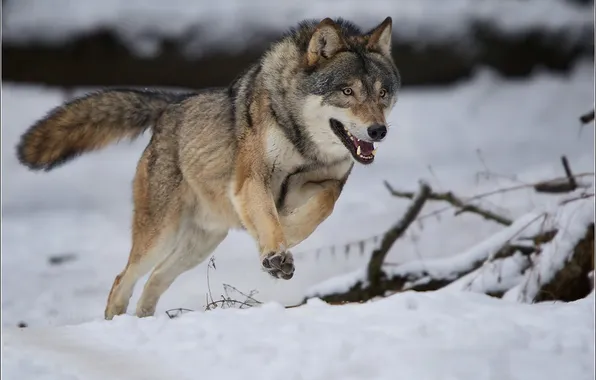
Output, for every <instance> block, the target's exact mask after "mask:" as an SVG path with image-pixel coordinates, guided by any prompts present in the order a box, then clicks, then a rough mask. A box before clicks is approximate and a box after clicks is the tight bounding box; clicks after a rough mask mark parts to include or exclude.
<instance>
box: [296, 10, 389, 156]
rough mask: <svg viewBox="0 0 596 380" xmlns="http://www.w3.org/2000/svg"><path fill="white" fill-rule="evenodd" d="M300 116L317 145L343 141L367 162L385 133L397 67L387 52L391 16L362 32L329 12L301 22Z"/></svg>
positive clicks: (324, 146) (324, 147)
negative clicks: (312, 21)
mask: <svg viewBox="0 0 596 380" xmlns="http://www.w3.org/2000/svg"><path fill="white" fill-rule="evenodd" d="M298 36H299V37H298V40H300V37H302V41H301V42H302V46H301V48H302V49H301V51H302V54H303V57H302V59H303V62H302V68H303V70H304V71H303V72H304V74H305V75H304V77H303V80H301V81H300V82H299V83H300V84H299V91H300V92H302V93H303V94H304V96H305V97H304V102H303V107H302V115H301V116H302V119H303V120H304V122H305V127H306V128H307V129H308V132H309V134H310V136H311V138H312V139H313V142H314V143H315V144H316V145H318V146H319V148H320V149H321V150H323V151H325V150H328V151H330V153H331V150H334V149H335V150H337V146H338V145H343V146H342V149H343V152H345V149H347V150H348V151H349V152H350V153H351V155H352V157H353V158H354V159H355V160H356V161H357V162H359V163H362V164H370V163H372V162H373V160H374V157H375V153H376V149H375V146H374V144H375V143H378V142H380V141H383V139H384V138H385V136H386V135H387V133H388V126H387V116H388V115H389V113H390V112H391V110H392V108H393V107H394V105H395V103H396V101H397V91H398V89H399V86H400V77H399V72H398V70H397V68H396V66H395V64H394V62H393V59H392V57H391V18H390V17H387V18H386V19H385V20H384V21H383V22H382V23H381V24H379V25H378V26H377V27H375V28H373V29H372V30H370V31H369V32H367V33H361V32H360V30H358V28H356V27H355V26H354V25H353V24H351V23H349V22H346V21H343V20H341V19H340V20H336V21H333V20H331V19H329V18H326V19H324V20H323V21H321V22H319V23H317V24H314V25H313V24H310V27H308V25H307V26H303V29H302V35H300V34H298Z"/></svg>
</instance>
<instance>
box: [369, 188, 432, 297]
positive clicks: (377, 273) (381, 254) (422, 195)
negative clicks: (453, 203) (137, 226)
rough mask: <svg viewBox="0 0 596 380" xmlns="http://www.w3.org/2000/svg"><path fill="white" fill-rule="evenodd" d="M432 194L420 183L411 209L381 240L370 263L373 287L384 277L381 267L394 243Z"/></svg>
mask: <svg viewBox="0 0 596 380" xmlns="http://www.w3.org/2000/svg"><path fill="white" fill-rule="evenodd" d="M430 193H431V189H430V186H429V185H428V184H426V183H424V182H421V183H420V190H419V192H418V194H417V195H416V197H413V198H414V199H413V202H412V204H411V205H410V207H409V208H408V209H407V210H406V213H405V214H404V216H403V218H402V219H401V220H400V221H399V222H398V223H397V224H395V225H394V226H393V227H392V228H391V229H389V231H387V232H386V233H385V235H384V236H383V239H382V240H381V245H380V246H379V248H377V249H375V250H374V251H373V253H372V255H371V258H370V261H369V262H368V270H367V278H368V281H369V283H370V284H371V286H374V285H375V284H377V283H378V282H379V281H380V280H381V277H382V275H383V272H382V270H381V267H382V266H383V262H384V261H385V257H386V256H387V254H388V253H389V250H390V249H391V247H392V246H393V243H394V242H395V241H396V240H397V239H398V238H399V237H400V236H402V235H403V234H404V232H405V231H406V230H407V229H408V227H409V226H410V224H412V222H414V220H415V219H416V217H417V216H418V214H419V213H420V211H421V210H422V207H423V206H424V203H425V202H426V200H427V199H428V197H429V195H430Z"/></svg>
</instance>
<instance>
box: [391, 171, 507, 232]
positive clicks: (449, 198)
mask: <svg viewBox="0 0 596 380" xmlns="http://www.w3.org/2000/svg"><path fill="white" fill-rule="evenodd" d="M385 187H387V189H388V190H389V192H390V193H391V195H393V196H396V197H400V198H408V199H412V198H414V193H412V192H408V191H399V190H395V189H394V188H393V187H391V185H390V184H389V183H388V182H387V181H385ZM428 199H430V200H433V201H444V202H447V203H449V204H451V205H452V206H453V207H455V208H457V209H458V211H457V213H456V215H457V214H462V213H464V212H471V213H474V214H478V215H480V216H482V217H483V218H485V219H487V220H492V221H495V222H497V223H499V224H502V225H504V226H509V225H511V223H513V221H511V220H510V219H508V218H506V217H504V216H501V215H498V214H496V213H494V212H492V211H489V210H484V209H482V208H480V207H478V206H475V205H472V204H466V203H465V202H464V201H462V200H461V199H460V198H459V197H457V196H455V195H454V194H453V193H452V192H451V191H448V192H446V193H435V192H431V193H430V194H429V196H428Z"/></svg>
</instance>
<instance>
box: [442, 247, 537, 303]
mask: <svg viewBox="0 0 596 380" xmlns="http://www.w3.org/2000/svg"><path fill="white" fill-rule="evenodd" d="M530 265H531V260H530V258H529V257H528V256H525V255H523V254H521V253H520V252H516V253H514V254H513V255H511V256H509V257H505V258H503V259H496V260H494V261H490V262H487V263H485V264H483V265H482V266H481V267H480V268H478V269H477V270H475V271H473V272H470V273H468V274H467V275H465V276H462V277H460V278H458V279H457V280H455V281H453V282H452V283H451V284H449V285H447V286H445V287H444V288H442V289H441V291H451V290H455V291H470V292H476V293H486V294H489V293H490V294H492V293H504V292H505V291H507V290H509V289H511V288H512V287H514V286H516V285H518V284H519V283H520V282H521V281H522V280H523V278H524V276H523V273H524V271H525V270H526V269H528V267H529V266H530Z"/></svg>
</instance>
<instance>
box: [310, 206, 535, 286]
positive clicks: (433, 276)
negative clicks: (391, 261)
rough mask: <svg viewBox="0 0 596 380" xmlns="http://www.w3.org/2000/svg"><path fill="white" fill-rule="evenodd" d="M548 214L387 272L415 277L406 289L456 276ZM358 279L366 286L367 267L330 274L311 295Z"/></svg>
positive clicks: (529, 217)
mask: <svg viewBox="0 0 596 380" xmlns="http://www.w3.org/2000/svg"><path fill="white" fill-rule="evenodd" d="M543 222H544V214H541V213H534V212H533V213H528V214H526V215H524V216H522V217H520V218H518V219H517V220H516V221H515V222H514V223H513V224H512V225H510V226H508V227H506V228H504V229H503V230H502V231H499V232H498V233H496V234H494V235H493V236H491V237H489V238H487V239H485V240H483V241H481V242H480V243H478V244H476V245H474V246H473V247H471V248H469V249H468V250H466V251H464V252H463V253H459V254H456V255H449V256H448V257H444V258H438V259H433V260H413V261H410V262H407V263H405V264H402V265H396V266H388V265H384V266H383V272H384V273H385V274H386V275H387V276H389V277H405V278H415V279H416V280H415V281H414V282H407V283H406V284H405V285H404V289H411V288H412V287H414V286H417V285H422V284H426V283H428V282H430V281H431V280H453V279H455V278H457V276H458V275H459V274H460V273H463V272H466V271H470V270H473V269H474V267H475V266H476V265H478V264H479V263H481V262H483V261H485V260H487V259H489V258H491V257H493V256H494V255H495V254H496V253H497V252H498V251H499V250H500V249H501V248H502V247H503V245H505V244H506V243H507V242H510V241H512V240H514V239H515V238H519V237H524V236H532V235H535V234H537V233H538V232H539V231H540V228H541V227H542V226H543ZM357 283H361V284H363V285H364V286H366V284H367V281H366V271H365V270H362V269H359V270H356V271H354V272H352V273H348V274H345V275H341V276H338V277H333V278H329V279H327V280H325V281H323V282H322V283H321V284H317V285H315V286H313V287H311V288H310V289H309V290H308V291H307V292H306V296H307V297H321V296H324V295H328V294H334V293H341V292H345V291H347V290H349V289H350V288H351V287H352V286H354V285H356V284H357Z"/></svg>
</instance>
